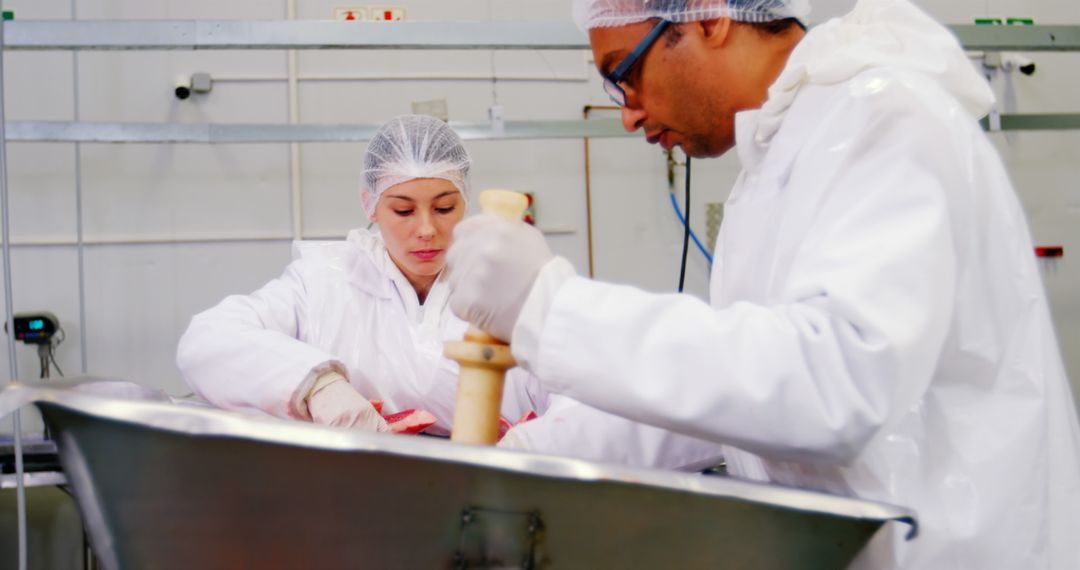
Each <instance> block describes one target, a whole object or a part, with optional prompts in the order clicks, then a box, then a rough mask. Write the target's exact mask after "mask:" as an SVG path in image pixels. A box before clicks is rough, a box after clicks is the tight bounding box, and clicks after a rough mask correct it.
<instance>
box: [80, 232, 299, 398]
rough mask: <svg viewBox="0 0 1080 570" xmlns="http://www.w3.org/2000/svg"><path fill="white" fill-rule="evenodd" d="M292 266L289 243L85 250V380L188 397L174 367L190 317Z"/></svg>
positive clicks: (98, 248)
mask: <svg viewBox="0 0 1080 570" xmlns="http://www.w3.org/2000/svg"><path fill="white" fill-rule="evenodd" d="M289 259H290V245H289V243H288V242H274V243H231V244H181V245H144V246H107V247H94V248H90V249H88V250H87V256H86V304H87V312H86V319H87V331H88V333H87V334H88V338H87V341H88V342H87V353H88V356H89V358H88V360H89V363H88V368H89V370H90V372H91V373H92V374H95V375H103V376H110V377H117V378H124V379H128V380H133V381H136V382H139V383H142V384H146V385H148V386H153V387H156V388H161V389H164V390H166V391H168V392H169V393H171V394H186V393H188V392H189V391H190V390H189V389H188V388H187V386H186V385H185V384H184V383H183V381H182V380H181V378H180V374H179V372H178V371H177V370H176V366H175V362H176V343H177V341H178V340H179V338H180V335H181V334H183V332H184V330H185V329H186V328H187V325H188V323H189V322H190V320H191V317H192V316H193V315H195V314H196V313H198V312H200V311H202V310H205V309H207V308H209V307H211V306H213V305H215V304H217V303H218V302H219V301H220V300H221V299H223V298H225V296H226V295H231V294H237V293H244V294H247V293H250V292H252V291H254V290H255V289H257V288H258V287H260V286H262V285H263V284H264V283H266V282H267V281H269V280H270V279H272V278H274V277H276V276H278V275H280V274H281V272H282V270H283V269H284V268H285V266H286V265H287V264H288V262H289Z"/></svg>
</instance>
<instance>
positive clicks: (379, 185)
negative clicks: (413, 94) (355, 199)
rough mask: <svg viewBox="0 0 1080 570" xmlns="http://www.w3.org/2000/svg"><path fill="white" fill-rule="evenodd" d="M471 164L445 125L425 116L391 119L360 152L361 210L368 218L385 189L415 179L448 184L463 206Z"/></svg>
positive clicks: (462, 147) (462, 148) (403, 116)
mask: <svg viewBox="0 0 1080 570" xmlns="http://www.w3.org/2000/svg"><path fill="white" fill-rule="evenodd" d="M471 164H472V161H471V160H470V159H469V153H468V152H466V151H465V146H464V145H462V144H461V137H459V136H458V135H457V133H455V132H454V130H453V129H451V128H450V127H449V126H447V124H446V123H444V122H442V121H440V120H439V119H436V118H435V117H428V116H426V115H402V116H400V117H394V118H393V119H390V120H389V121H387V122H386V124H385V125H383V126H382V127H380V128H379V130H378V131H377V132H376V133H375V136H373V137H372V138H371V141H370V142H369V143H368V147H367V152H365V153H364V173H363V176H362V177H361V179H360V199H361V201H362V202H363V203H364V211H365V212H367V215H368V217H371V216H372V215H374V214H375V205H376V204H378V202H379V196H381V195H382V193H383V192H384V191H385V190H386V189H387V188H390V187H391V186H395V185H397V184H401V183H402V182H408V181H410V180H416V179H417V178H441V179H443V180H448V181H450V182H451V183H453V185H454V186H456V187H457V189H458V190H460V191H461V197H462V199H463V200H465V202H466V204H467V203H468V199H469V167H470V165H471Z"/></svg>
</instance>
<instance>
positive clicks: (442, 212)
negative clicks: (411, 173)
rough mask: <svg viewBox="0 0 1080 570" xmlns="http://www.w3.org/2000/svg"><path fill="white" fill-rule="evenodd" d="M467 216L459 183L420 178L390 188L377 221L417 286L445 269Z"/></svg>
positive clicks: (381, 201) (382, 198)
mask: <svg viewBox="0 0 1080 570" xmlns="http://www.w3.org/2000/svg"><path fill="white" fill-rule="evenodd" d="M464 216H465V201H464V199H463V197H462V195H461V192H460V191H459V190H458V189H457V186H454V185H453V183H451V182H449V181H447V180H443V179H441V178H417V179H415V180H410V181H408V182H402V183H401V184H398V185H396V186H391V187H390V188H387V189H386V190H385V191H384V192H383V193H382V195H380V196H379V202H378V204H377V205H376V206H375V215H374V216H373V220H374V221H375V222H377V223H378V224H379V230H380V231H381V232H382V236H383V242H384V243H386V249H387V251H388V252H389V253H390V259H393V260H394V263H395V264H396V265H397V266H398V269H400V270H401V272H402V273H403V274H404V275H405V277H406V278H408V280H409V281H410V282H411V283H412V284H413V286H414V287H417V286H418V282H420V283H422V282H424V281H426V280H427V279H425V278H434V277H435V276H436V275H438V274H439V272H440V271H442V268H443V265H445V264H446V248H448V247H450V243H451V241H453V232H454V226H456V225H457V223H458V222H460V221H461V218H462V217H464Z"/></svg>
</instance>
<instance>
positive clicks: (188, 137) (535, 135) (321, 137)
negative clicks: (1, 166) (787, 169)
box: [7, 119, 630, 143]
mask: <svg viewBox="0 0 1080 570" xmlns="http://www.w3.org/2000/svg"><path fill="white" fill-rule="evenodd" d="M380 126H381V124H378V123H369V124H353V125H313V124H296V125H290V124H180V123H70V122H53V121H8V122H7V129H8V132H7V139H8V141H12V142H14V141H23V142H85V143H287V142H354V141H357V142H358V141H367V140H370V139H371V137H372V135H374V134H375V131H377V130H378V129H379V127H380ZM450 126H452V127H453V128H454V130H455V131H456V132H457V133H458V134H459V135H460V136H461V138H462V139H465V140H494V139H565V138H573V139H580V138H584V137H592V138H608V137H620V136H628V135H630V133H627V132H626V131H625V130H623V128H622V125H621V123H620V122H619V121H618V120H615V119H605V120H597V121H582V120H576V119H575V120H566V121H506V123H505V124H504V126H503V127H502V128H501V129H500V128H497V127H495V126H493V125H492V124H491V123H464V122H455V121H451V122H450Z"/></svg>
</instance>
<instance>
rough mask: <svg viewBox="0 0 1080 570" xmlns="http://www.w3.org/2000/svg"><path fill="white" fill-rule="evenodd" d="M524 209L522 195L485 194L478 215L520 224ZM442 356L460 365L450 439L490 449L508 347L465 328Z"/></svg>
mask: <svg viewBox="0 0 1080 570" xmlns="http://www.w3.org/2000/svg"><path fill="white" fill-rule="evenodd" d="M528 205H529V201H528V199H527V198H526V197H525V195H524V194H520V193H518V192H511V191H510V190H485V191H483V192H481V193H480V210H481V211H482V212H484V213H485V214H494V215H496V216H499V217H501V218H504V219H507V220H510V221H515V222H520V221H521V216H522V215H523V214H524V213H525V209H526V208H527V207H528ZM443 354H445V355H446V357H447V358H450V359H452V360H456V361H457V362H458V364H460V365H461V374H460V376H459V377H458V389H457V400H456V402H455V404H454V427H453V429H452V430H451V431H450V439H451V440H452V441H457V442H461V443H474V444H479V445H494V444H495V442H497V441H498V440H499V411H500V409H501V408H502V394H503V380H504V379H505V378H506V371H507V370H508V369H510V368H513V367H514V366H517V362H515V361H514V357H513V355H512V354H511V353H510V346H509V345H507V344H506V343H504V342H502V341H500V340H499V339H497V338H495V337H493V336H491V335H489V334H487V333H486V332H484V331H482V330H480V329H478V328H476V326H474V325H469V330H468V331H467V332H466V333H465V340H463V341H456V342H454V341H452V342H447V343H446V345H445V346H444V347H443Z"/></svg>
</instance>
